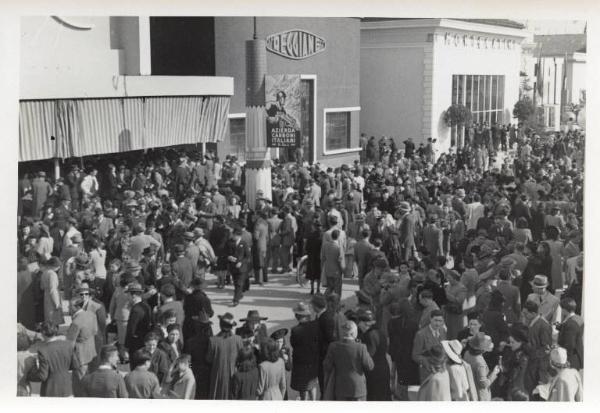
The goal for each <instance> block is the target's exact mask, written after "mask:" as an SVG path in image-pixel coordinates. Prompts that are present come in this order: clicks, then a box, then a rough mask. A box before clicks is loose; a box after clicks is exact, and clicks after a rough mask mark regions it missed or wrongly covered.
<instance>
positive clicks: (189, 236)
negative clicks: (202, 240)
mask: <svg viewBox="0 0 600 413" xmlns="http://www.w3.org/2000/svg"><path fill="white" fill-rule="evenodd" d="M183 239H184V240H187V241H193V240H194V233H193V232H190V231H186V232H184V233H183Z"/></svg>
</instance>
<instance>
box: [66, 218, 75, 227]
mask: <svg viewBox="0 0 600 413" xmlns="http://www.w3.org/2000/svg"><path fill="white" fill-rule="evenodd" d="M67 222H68V223H69V224H73V225H77V220H76V219H75V218H73V217H69V218H68V219H67Z"/></svg>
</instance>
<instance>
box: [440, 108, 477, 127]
mask: <svg viewBox="0 0 600 413" xmlns="http://www.w3.org/2000/svg"><path fill="white" fill-rule="evenodd" d="M471 117H472V116H471V111H470V110H469V108H467V107H466V106H465V105H460V104H454V105H452V106H450V107H449V108H448V109H446V112H445V113H444V122H445V123H446V125H447V126H464V125H468V124H469V123H470V122H471Z"/></svg>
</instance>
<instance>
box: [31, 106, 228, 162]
mask: <svg viewBox="0 0 600 413" xmlns="http://www.w3.org/2000/svg"><path fill="white" fill-rule="evenodd" d="M229 100H230V98H229V97H227V96H189V97H143V98H141V97H139V98H138V97H136V98H115V99H64V100H44V101H21V102H20V114H19V161H33V160H38V159H49V158H55V157H56V158H69V157H74V156H76V157H81V156H89V155H99V154H105V153H116V152H126V151H134V150H140V149H148V148H159V147H164V146H174V145H182V144H194V143H203V142H218V141H222V140H223V139H224V137H225V135H226V131H227V125H228V123H227V114H228V113H229Z"/></svg>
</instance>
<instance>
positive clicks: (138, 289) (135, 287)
mask: <svg viewBox="0 0 600 413" xmlns="http://www.w3.org/2000/svg"><path fill="white" fill-rule="evenodd" d="M125 290H126V291H127V292H128V293H143V292H144V289H143V288H142V285H141V284H140V283H138V282H132V283H131V284H128V285H127V287H126V288H125Z"/></svg>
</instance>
